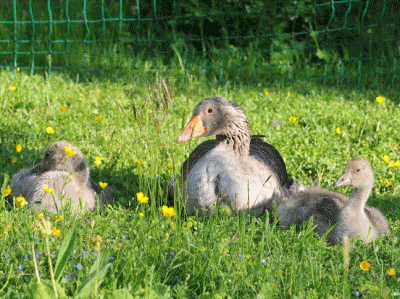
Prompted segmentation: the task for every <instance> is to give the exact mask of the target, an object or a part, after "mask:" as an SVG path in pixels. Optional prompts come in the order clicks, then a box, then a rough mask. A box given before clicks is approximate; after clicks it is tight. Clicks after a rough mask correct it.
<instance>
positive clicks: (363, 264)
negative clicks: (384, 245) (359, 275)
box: [360, 261, 371, 271]
mask: <svg viewBox="0 0 400 299" xmlns="http://www.w3.org/2000/svg"><path fill="white" fill-rule="evenodd" d="M369 267H371V264H370V263H368V262H367V261H362V262H361V263H360V268H361V269H362V270H363V271H368V269H369Z"/></svg>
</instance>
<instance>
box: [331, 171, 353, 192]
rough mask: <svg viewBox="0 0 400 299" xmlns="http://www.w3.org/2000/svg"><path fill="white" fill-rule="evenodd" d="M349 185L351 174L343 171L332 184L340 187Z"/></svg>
mask: <svg viewBox="0 0 400 299" xmlns="http://www.w3.org/2000/svg"><path fill="white" fill-rule="evenodd" d="M349 185H351V174H350V173H349V172H345V173H343V174H342V176H341V177H340V178H338V179H337V181H336V182H335V184H334V185H333V187H334V188H337V187H342V186H349Z"/></svg>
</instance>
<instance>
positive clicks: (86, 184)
mask: <svg viewBox="0 0 400 299" xmlns="http://www.w3.org/2000/svg"><path fill="white" fill-rule="evenodd" d="M70 146H71V149H72V150H73V151H76V154H75V155H74V156H72V157H67V154H66V152H65V148H64V147H70ZM89 172H90V170H89V165H88V163H87V161H86V159H85V157H84V155H83V154H82V152H81V151H80V150H79V149H78V148H76V147H74V146H72V145H71V144H70V143H68V142H67V141H64V140H62V141H58V142H55V143H53V144H51V145H50V146H49V147H48V148H47V149H46V151H45V154H44V158H43V163H41V164H39V165H36V166H34V167H32V168H29V169H22V170H20V171H19V172H18V173H16V174H15V175H13V177H12V178H11V180H10V187H11V190H12V195H13V196H15V197H17V196H23V197H24V198H25V199H26V201H27V202H28V206H29V208H30V209H31V210H32V211H33V210H37V211H41V210H43V209H48V210H49V211H51V212H54V213H55V212H57V210H61V208H62V207H67V206H68V205H70V207H71V209H72V210H73V211H74V212H78V211H81V210H82V211H85V210H89V211H91V210H93V209H94V208H95V206H96V202H97V200H99V201H100V203H101V204H104V203H105V202H107V201H108V200H112V198H113V196H112V193H113V189H112V188H111V187H108V186H107V187H106V188H105V189H104V190H103V189H102V188H101V187H100V186H99V185H98V184H96V183H94V182H93V181H92V180H91V179H90V176H89ZM45 184H47V185H48V188H53V189H54V191H53V193H51V194H49V193H47V192H46V191H45V190H44V188H43V186H44V185H45Z"/></svg>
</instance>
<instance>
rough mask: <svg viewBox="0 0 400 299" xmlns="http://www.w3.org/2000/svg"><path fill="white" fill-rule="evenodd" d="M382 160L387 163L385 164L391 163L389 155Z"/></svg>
mask: <svg viewBox="0 0 400 299" xmlns="http://www.w3.org/2000/svg"><path fill="white" fill-rule="evenodd" d="M382 160H383V161H385V162H389V161H390V158H389V156H388V155H384V156H383V157H382Z"/></svg>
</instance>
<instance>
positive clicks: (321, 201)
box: [277, 187, 348, 236]
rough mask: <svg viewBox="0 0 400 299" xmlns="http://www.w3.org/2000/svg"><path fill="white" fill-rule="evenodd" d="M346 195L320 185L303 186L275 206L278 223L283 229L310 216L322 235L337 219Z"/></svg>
mask: <svg viewBox="0 0 400 299" xmlns="http://www.w3.org/2000/svg"><path fill="white" fill-rule="evenodd" d="M347 201H348V197H347V196H345V195H343V194H340V193H336V192H332V191H329V190H327V189H324V188H320V187H303V190H302V191H299V192H297V193H294V194H293V195H292V196H291V197H290V198H289V199H287V200H284V201H282V202H281V203H280V204H279V206H278V208H277V216H278V218H279V224H280V226H282V227H283V228H284V229H286V228H287V226H288V225H289V224H293V223H296V222H298V223H299V224H302V223H304V222H306V221H307V220H309V219H310V218H311V217H312V216H313V217H314V219H313V224H314V225H315V226H316V231H317V233H318V235H320V236H322V235H323V234H324V233H325V232H326V231H327V229H328V228H329V227H331V226H333V225H335V224H336V223H337V221H338V220H339V214H340V211H341V209H343V207H344V206H345V204H346V202H347Z"/></svg>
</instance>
